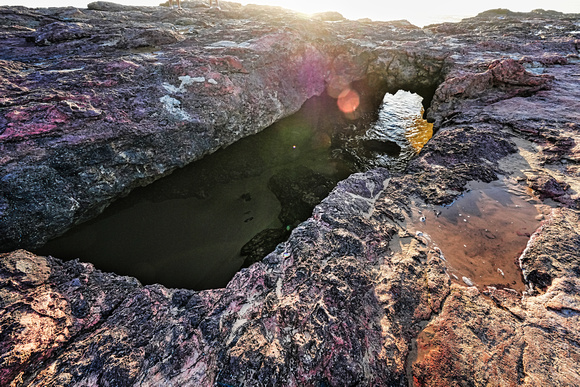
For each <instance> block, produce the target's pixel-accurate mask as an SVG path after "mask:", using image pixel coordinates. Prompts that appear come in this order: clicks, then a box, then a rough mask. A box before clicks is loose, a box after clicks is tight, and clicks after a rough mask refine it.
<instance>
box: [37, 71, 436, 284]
mask: <svg viewBox="0 0 580 387" xmlns="http://www.w3.org/2000/svg"><path fill="white" fill-rule="evenodd" d="M350 88H351V89H352V90H353V92H354V93H355V94H356V95H357V96H358V102H359V104H358V106H357V108H356V110H355V111H354V112H353V113H352V114H351V113H350V112H344V111H341V107H340V101H339V100H337V99H336V98H333V97H331V96H329V95H327V94H326V93H324V94H323V95H321V96H319V97H314V98H312V99H310V100H308V101H307V102H306V103H305V104H304V106H303V108H302V109H301V110H300V111H299V112H298V113H296V114H295V115H293V116H290V117H288V118H285V119H283V120H281V121H279V122H277V123H276V124H274V125H273V126H272V127H270V128H267V129H265V130H264V131H262V132H260V133H258V134H256V135H252V136H249V137H246V138H243V139H241V140H239V141H238V142H236V143H234V144H232V145H231V146H229V147H227V148H225V149H222V150H219V151H217V152H215V153H214V154H212V155H209V156H206V157H205V158H203V159H201V160H199V161H197V162H194V163H192V164H190V165H189V166H187V167H185V168H182V169H179V170H176V171H175V172H173V173H172V174H171V175H169V176H167V177H164V178H163V179H160V180H158V181H157V182H154V183H153V184H151V185H149V186H147V187H144V188H138V189H136V190H134V191H133V192H132V193H131V194H130V195H128V196H127V197H126V198H122V199H120V200H118V201H117V202H115V203H113V204H112V205H111V206H110V207H109V208H107V209H106V210H105V211H104V213H103V214H101V215H100V216H99V217H97V218H96V219H94V220H92V221H89V222H87V223H84V224H81V225H80V226H78V227H76V228H73V229H71V230H70V231H69V232H67V233H66V234H65V235H63V236H62V237H59V238H56V239H55V240H53V241H50V242H49V243H48V244H47V245H45V246H44V247H42V248H40V249H38V250H37V251H35V252H36V253H38V254H41V255H53V256H56V257H59V258H63V259H74V258H80V259H81V260H83V261H89V262H92V263H94V264H96V266H97V268H99V269H101V270H104V271H113V272H115V273H118V274H122V275H130V276H133V277H136V278H138V279H139V280H140V281H141V282H142V283H144V284H152V283H161V284H163V285H165V286H168V287H175V288H189V289H194V290H202V289H209V288H216V287H223V286H225V285H226V284H227V283H228V282H229V280H230V279H231V278H232V276H233V275H234V274H235V273H236V272H237V271H238V270H239V269H240V267H247V266H249V265H251V264H252V263H254V262H257V261H259V260H261V259H262V258H263V257H264V256H265V255H267V254H268V253H269V252H271V251H273V250H274V248H275V247H276V246H277V245H278V244H279V243H281V242H283V241H285V240H286V239H287V238H288V236H289V234H290V232H291V230H292V229H293V228H295V227H296V226H297V225H298V224H299V223H301V222H303V221H305V220H306V219H307V218H308V217H309V216H310V215H311V213H312V210H313V208H314V207H315V206H316V205H317V204H318V203H320V202H321V201H322V199H324V198H325V197H326V196H327V195H328V194H329V193H330V191H331V190H332V189H333V188H334V187H335V186H336V184H337V183H338V182H339V181H340V180H343V179H345V178H347V177H348V176H349V175H351V174H352V173H354V172H358V171H364V170H368V169H373V168H375V167H377V166H383V167H387V168H388V169H391V170H392V171H399V172H402V171H403V170H404V169H405V167H406V164H407V162H408V160H409V159H410V158H411V157H413V156H414V155H415V154H416V152H417V150H416V149H415V148H413V147H411V146H410V145H409V144H410V143H409V144H407V141H410V140H409V139H407V138H406V137H405V135H404V134H401V133H399V134H398V137H392V138H391V137H389V136H392V135H393V134H392V132H393V130H392V128H390V127H386V128H384V129H382V128H381V127H380V126H377V128H378V129H373V130H374V131H375V132H377V131H378V132H379V133H380V131H381V130H382V131H383V133H385V134H384V135H380V134H379V137H372V136H370V137H369V135H368V134H367V132H368V131H369V129H370V128H372V127H373V126H376V125H378V124H377V122H379V121H378V120H379V109H380V108H381V104H382V103H383V97H384V96H385V93H386V92H388V91H390V92H393V93H396V92H397V90H399V88H397V89H388V88H387V87H386V86H385V85H382V86H381V85H379V86H376V85H373V86H371V85H369V82H368V81H367V80H366V79H363V80H359V81H356V82H353V83H351V84H350ZM406 89H409V90H411V91H416V92H419V93H420V95H421V96H422V97H423V98H424V101H423V104H424V105H425V104H426V101H431V100H432V98H433V93H434V90H435V87H434V86H433V87H423V88H415V89H413V88H412V87H408V88H406ZM369 133H370V132H369ZM401 141H403V143H405V144H407V145H405V146H404V147H403V143H402V142H401ZM193 218H196V219H198V220H193ZM192 221H193V223H192Z"/></svg>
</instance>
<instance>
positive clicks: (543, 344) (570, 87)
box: [0, 3, 580, 386]
mask: <svg viewBox="0 0 580 387" xmlns="http://www.w3.org/2000/svg"><path fill="white" fill-rule="evenodd" d="M194 5H195V4H194ZM119 7H120V8H119ZM91 8H92V10H90V11H87V10H75V9H64V10H63V9H60V10H45V11H33V10H26V9H23V8H0V9H1V11H2V12H3V15H5V20H11V21H10V22H7V23H6V24H4V25H3V27H2V33H3V34H4V36H5V37H6V42H7V45H6V48H4V51H2V60H3V61H4V62H3V63H4V64H6V66H2V68H1V70H0V71H2V73H1V74H2V77H3V79H4V80H6V82H2V86H0V87H3V88H4V89H3V90H5V91H4V92H3V94H2V98H3V99H2V101H3V102H2V103H3V105H1V107H0V109H1V110H0V122H2V123H3V128H4V130H3V132H2V134H0V136H2V140H3V141H2V143H1V144H0V146H1V147H2V152H3V153H2V159H1V162H2V177H1V179H2V180H1V183H2V185H1V187H2V189H3V191H1V192H2V195H3V196H2V199H1V201H0V203H1V206H0V209H1V210H2V218H1V220H2V235H5V236H4V237H3V238H4V242H3V246H5V247H6V248H8V247H9V246H12V245H17V244H19V243H24V244H34V243H37V242H39V241H42V240H43V238H46V237H48V236H49V235H52V234H56V233H58V232H60V231H59V230H64V229H65V228H67V227H69V225H70V224H71V223H72V222H74V221H76V220H80V219H82V218H83V217H88V216H89V214H92V213H95V212H97V209H98V208H99V207H100V206H103V205H105V204H106V203H107V202H108V201H109V200H112V198H114V197H116V196H117V195H119V194H122V193H124V192H126V190H127V189H129V188H130V187H131V186H133V185H135V184H141V183H143V182H145V181H148V180H150V179H152V178H153V176H157V175H159V174H163V173H165V172H167V171H168V170H170V169H171V168H173V167H175V166H178V165H182V164H183V163H185V162H186V161H188V160H190V159H193V158H196V157H200V156H201V155H202V154H203V153H205V152H209V151H211V150H212V149H214V147H217V146H220V145H223V144H227V143H228V142H231V141H234V140H235V139H236V138H237V136H241V135H243V134H247V133H250V132H251V131H256V130H259V128H260V127H261V126H263V125H267V123H268V122H271V120H274V119H276V118H277V117H279V116H282V115H284V114H288V113H290V112H291V111H293V110H295V109H297V108H298V106H299V105H300V104H301V101H303V100H304V99H305V98H307V96H309V95H312V94H316V93H319V92H322V90H323V89H324V87H327V88H330V87H329V85H334V84H335V83H336V84H338V85H341V82H342V80H340V79H341V76H343V77H345V78H344V79H345V82H349V81H351V80H353V79H359V78H361V77H364V76H366V77H367V79H368V80H369V81H370V84H372V85H376V87H377V89H384V88H387V89H388V88H396V87H403V86H405V85H407V86H409V87H415V88H416V89H420V88H421V87H427V86H433V85H432V83H430V82H433V80H437V82H439V81H441V86H439V88H438V90H437V92H436V93H435V96H434V98H433V104H432V109H431V110H430V111H429V117H430V118H432V119H433V120H434V121H435V122H436V125H437V127H436V129H438V132H437V134H436V135H435V136H434V137H433V139H432V140H431V141H430V142H429V143H428V144H427V145H426V146H425V147H424V148H423V150H422V152H421V153H420V154H419V156H418V157H417V158H415V159H414V160H412V161H411V163H410V165H409V167H408V169H407V171H406V172H405V173H404V174H392V173H389V172H388V171H386V170H384V169H376V170H372V171H368V172H365V173H360V174H355V175H353V176H351V177H350V178H348V179H347V180H345V181H343V182H341V183H339V185H338V186H337V187H336V189H335V190H334V191H333V192H332V193H331V194H330V196H329V197H328V198H326V199H325V200H324V201H323V202H322V203H321V204H320V205H319V206H317V207H316V209H315V210H314V212H313V215H312V217H311V218H310V219H309V220H307V221H306V222H304V223H302V224H301V225H300V226H299V227H297V228H296V229H295V230H294V231H293V232H292V235H291V236H290V239H289V240H288V241H287V242H285V243H283V244H280V245H279V246H278V247H277V248H276V250H275V251H274V252H272V253H271V254H270V255H268V256H267V257H266V258H265V259H264V260H263V262H258V263H256V264H254V265H252V266H250V267H249V268H247V269H244V270H242V271H240V272H239V273H238V274H237V275H236V276H235V277H234V278H233V279H232V281H231V282H230V283H229V284H228V286H227V287H226V288H224V289H215V290H208V291H202V292H193V291H189V290H183V289H166V288H164V287H162V286H159V285H153V286H141V285H140V284H139V283H138V282H137V281H136V280H135V279H132V278H127V277H120V276H117V275H115V274H112V273H102V272H100V271H98V270H96V269H95V268H94V267H93V266H92V265H90V264H86V263H81V262H78V261H71V262H62V261H60V260H58V259H56V258H51V257H48V258H46V257H38V256H35V255H32V254H30V253H27V252H26V251H24V250H17V251H13V252H10V253H6V254H4V255H2V257H1V258H0V281H2V286H1V288H0V289H1V290H0V300H1V303H2V308H1V309H0V324H1V330H0V332H1V334H0V370H1V371H0V384H2V385H14V386H18V385H31V386H41V385H42V386H44V385H75V386H85V385H87V386H88V385H115V386H125V385H175V386H178V385H179V386H181V385H191V386H211V385H218V386H234V385H235V386H260V385H263V386H272V385H285V386H328V385H333V386H347V385H349V386H352V385H365V386H366V385H369V386H372V385H374V386H379V385H380V386H383V385H387V386H396V385H408V383H414V384H415V385H433V386H439V385H464V384H466V385H529V386H536V385H554V386H556V385H576V384H579V383H580V368H579V367H578V364H579V362H578V360H580V359H579V353H578V348H579V338H578V333H577V332H578V327H579V321H578V316H579V313H580V300H579V299H578V296H577V293H578V271H579V270H580V269H579V265H580V262H579V261H580V259H579V255H578V251H580V240H579V239H578V235H579V234H580V230H579V227H580V226H579V220H580V219H579V213H578V207H579V204H578V203H579V198H578V192H580V191H579V189H580V180H579V179H580V174H579V172H580V170H579V168H578V162H579V159H578V144H579V142H580V134H579V132H578V111H580V109H579V106H578V101H580V95H579V93H580V91H579V90H580V88H578V87H577V86H578V79H580V78H579V75H580V60H579V57H578V49H579V43H578V36H577V34H576V33H574V32H573V31H576V30H577V27H576V26H577V25H578V23H580V21H579V20H580V19H579V18H578V16H574V15H568V16H566V15H561V14H556V13H550V12H535V13H530V14H512V13H506V12H501V13H494V12H489V13H486V14H484V15H481V16H480V17H478V18H473V19H468V20H466V21H463V22H462V23H458V24H442V25H436V26H431V27H428V28H425V29H423V30H420V29H417V28H414V27H412V26H409V25H406V24H405V23H402V22H400V23H367V22H359V23H355V22H350V21H342V22H337V23H332V24H329V23H323V22H319V21H309V20H305V19H304V18H303V17H301V16H297V15H291V14H289V13H284V12H283V11H281V10H272V9H264V8H261V7H255V6H248V7H244V8H241V7H238V6H236V5H230V4H227V3H226V5H224V12H223V13H219V14H213V13H211V12H213V11H209V10H206V9H205V8H202V7H200V6H198V7H197V8H194V9H193V10H188V11H186V12H184V13H181V14H176V13H174V12H172V11H167V10H162V9H157V8H143V7H137V8H133V7H129V8H127V7H122V6H114V7H113V6H111V5H109V4H106V3H98V4H95V5H92V6H91ZM105 9H106V10H105ZM113 9H114V12H112V11H113ZM199 15H201V16H199ZM64 17H70V18H74V20H67V21H66V22H63V21H62V20H60V22H62V23H65V24H66V28H64V27H63V26H62V25H60V24H57V25H56V26H53V27H48V26H49V25H50V23H52V22H53V21H54V20H55V18H57V19H62V18H64ZM164 18H165V19H164ZM127 19H130V20H132V21H131V22H128V21H126V20H127ZM153 19H156V20H155V21H152V20H153ZM14 20H16V21H17V22H16V21H14ZM158 20H164V22H163V23H164V24H155V23H160V22H158ZM73 21H74V23H75V24H74V25H71V23H72V22H73ZM141 22H143V25H140V24H139V23H141ZM79 23H81V24H79ZM133 23H135V25H133ZM148 23H150V24H148ZM173 23H175V25H177V26H187V28H185V27H184V29H180V28H181V27H175V28H177V31H178V32H180V34H177V35H174V34H172V33H170V32H172V31H173V32H175V31H174V30H173V28H174V27H171V24H173ZM127 24H129V25H131V26H132V27H131V28H128V29H127V31H126V33H127V34H126V35H125V34H119V33H118V31H119V29H118V28H119V27H118V26H119V25H127ZM152 24H153V25H154V26H155V27H151V25H152ZM17 25H20V27H17ZM87 25H90V26H93V27H94V26H95V25H97V26H102V27H99V28H98V29H97V30H98V31H99V32H98V33H92V35H87V34H88V32H87V31H88V30H90V31H93V29H91V28H90V27H87ZM145 26H149V27H145ZM202 26H203V28H202ZM554 26H557V27H558V28H555V27H554ZM226 27H227V28H226ZM63 28H64V29H63ZM53 29H54V31H53ZM165 30H168V31H169V32H164V31H165ZM50 31H53V32H50ZM106 31H110V32H106ZM115 31H117V32H115ZM107 34H108V35H107ZM87 36H91V37H90V38H88V37H87ZM101 36H102V37H101ZM172 36H173V37H174V38H171V37H172ZM25 37H28V40H25ZM63 37H64V38H63ZM127 37H130V39H128V38H127ZM152 37H155V38H154V39H159V41H162V42H166V41H167V40H166V39H175V42H174V43H170V44H168V45H166V46H163V47H162V48H161V49H158V48H155V50H159V51H155V50H153V49H152V48H150V47H151V46H141V48H140V50H138V51H137V52H135V51H127V50H134V49H135V48H136V47H135V46H132V44H137V45H141V44H142V43H140V42H141V40H140V39H145V41H147V39H153V38H152ZM91 39H92V40H91ZM99 39H102V40H99ZM37 40H38V42H37ZM26 41H27V42H28V43H27V44H24V43H23V42H26ZM93 41H96V42H100V43H99V44H100V46H99V55H100V56H98V55H97V58H96V59H95V58H93V57H92V56H91V55H96V54H95V51H91V45H90V44H86V43H88V42H93ZM155 41H156V42H158V40H155ZM132 42H133V43H132ZM135 42H136V43H135ZM218 42H219V43H218ZM47 43H50V45H46V44H47ZM103 43H106V45H105V46H103ZM194 43H195V44H194ZM242 43H248V45H249V46H246V45H245V44H242ZM156 44H161V43H156ZM163 44H165V43H163ZM106 47H111V48H110V49H107V48H106ZM144 47H146V48H144ZM147 47H148V48H147ZM195 47H202V48H199V49H198V51H196V49H195ZM8 49H9V50H8ZM272 49H274V50H272ZM28 50H33V52H34V53H35V55H38V57H39V58H41V59H42V60H46V61H47V62H35V61H31V60H30V59H25V57H27V58H30V56H27V55H29V54H26V53H29V52H30V51H28ZM107 50H111V51H107ZM142 51H145V52H142ZM59 52H60V53H61V54H59ZM121 52H122V53H123V54H122V55H121V54H120V53H121ZM62 53H70V55H71V57H70V58H69V57H68V56H66V57H62V56H60V57H59V56H58V55H62ZM75 55H77V56H75ZM34 58H36V57H34ZM111 58H113V59H111ZM313 58H314V59H313ZM282 59H283V60H282ZM91 61H92V62H91ZM95 61H96V63H94V62H95ZM196 61H198V62H196ZM81 62H82V63H81ZM196 63H199V65H196ZM65 64H67V65H66V66H65ZM79 65H82V66H85V68H84V70H82V72H81V70H74V69H75V68H77V67H76V66H79ZM43 66H46V67H43ZM51 66H53V67H51ZM107 66H113V67H111V69H117V70H115V71H112V70H111V71H110V72H108V73H107V72H106V71H105V70H106V69H107V68H109V67H107ZM115 66H117V67H115ZM219 66H224V67H219ZM240 66H241V67H240ZM297 67H299V68H302V69H305V70H304V71H302V72H299V73H298V74H301V75H300V76H297V75H296V74H294V76H293V77H288V71H289V70H290V69H295V68H297ZM78 68H80V67H78ZM119 68H123V69H124V71H118V69H119ZM91 69H93V70H91ZM216 69H219V71H218V70H216ZM225 69H228V70H227V71H226V70H225ZM232 69H237V70H235V71H234V70H232ZM276 69H280V70H276ZM309 69H315V70H316V71H314V72H313V73H315V74H318V71H319V70H320V69H325V70H326V72H323V75H320V74H318V75H316V76H312V77H310V76H307V75H309V74H312V72H310V70H309ZM53 70H54V71H55V72H51V71H53ZM276 71H278V72H276ZM55 74H56V75H55ZM202 76H203V78H204V80H203V81H201V80H200V79H199V78H201V77H202ZM179 77H182V78H181V79H180V78H179ZM188 77H189V78H188ZM226 77H227V79H229V82H231V83H228V81H227V80H226ZM438 77H441V78H438ZM210 80H213V81H214V82H215V83H214V82H211V81H210ZM337 80H338V81H337ZM51 82H52V83H51ZM83 82H85V83H83ZM86 82H96V83H95V85H97V84H98V85H99V86H94V89H91V88H88V89H87V87H88V86H86ZM190 82H191V83H190ZM43 84H48V85H50V86H49V87H46V88H44V87H41V85H43ZM80 85H84V86H80ZM117 85H120V86H117ZM224 85H229V86H231V88H232V89H231V92H223V93H222V92H221V91H220V92H216V93H215V94H212V93H214V91H215V89H214V88H219V90H222V89H223V87H226V88H227V87H228V86H224ZM77 86H78V87H80V89H78V91H77V89H76V87H77ZM139 88H141V89H139ZM236 88H238V89H236ZM337 88H338V87H337ZM138 89H139V90H140V91H139V92H137V91H136V90H138ZM86 90H94V91H90V92H87V93H89V94H90V95H89V96H90V97H91V98H87V99H81V98H78V99H77V100H74V101H75V102H74V105H73V102H72V97H71V96H75V95H77V94H79V93H81V92H86ZM104 90H106V91H104ZM236 90H237V91H236ZM260 92H262V94H259V93H260ZM275 92H276V93H278V94H276V93H275ZM75 93H76V94H75ZM220 93H221V94H220ZM236 93H237V94H236ZM42 95H50V97H46V99H43V97H42ZM93 96H96V97H98V96H101V97H100V98H105V101H106V102H102V101H100V100H99V98H96V97H93ZM125 96H127V98H128V99H127V100H125V99H124V98H125ZM165 96H169V97H168V98H164V97H165ZM276 96H277V97H276ZM281 96H283V98H282V97H281ZM92 98H96V99H92ZM171 98H173V99H175V100H177V101H179V102H180V103H179V104H177V103H176V102H174V101H173V100H172V99H171ZM251 101H252V103H250V102H251ZM89 105H90V106H89ZM67 106H68V107H67ZM74 106H76V107H74ZM240 107H244V108H245V109H246V110H243V109H240ZM68 108H70V110H67V109H68ZM91 111H92V112H93V113H91ZM123 112H124V113H123ZM143 112H144V113H143ZM75 114H76V115H75ZM51 117H57V118H56V119H57V120H62V122H59V121H54V120H53V121H49V118H50V119H52V118H51ZM59 117H60V118H59ZM107 117H109V118H107ZM136 117H140V118H139V119H137V118H136ZM188 117H189V118H190V119H192V120H193V121H188V120H187V119H188ZM198 117H199V118H198ZM230 117H231V118H230ZM194 118H195V120H194ZM107 119H108V120H109V121H107ZM196 120H197V121H196ZM228 120H229V121H228ZM198 121H199V122H198ZM51 122H52V123H51ZM46 123H48V124H49V125H53V126H54V127H46V126H41V125H43V124H46ZM10 124H11V125H10ZM230 129H231V132H232V134H226V133H228V132H229V131H230ZM204 139H205V140H204ZM185 140H188V141H189V142H182V141H185ZM194 140H195V142H192V141H194ZM204 141H205V142H204ZM113 145H114V146H113ZM93 146H94V147H93ZM164 147H166V148H164ZM171 147H174V148H175V149H173V150H172V152H171V153H166V150H164V151H158V149H169V148H171ZM89 149H92V151H89ZM96 149H98V151H97V150H96ZM59 151H60V152H63V153H62V154H61V156H60V158H59V157H57V156H55V155H57V154H58V152H59ZM84 152H86V153H84ZM82 160H85V161H82ZM168 160H172V161H168ZM72 161H74V162H72ZM75 168H78V169H75ZM69 170H70V171H69ZM67 171H69V172H67ZM87 171H88V172H87ZM90 171H93V172H91V173H93V175H91V174H90V173H89V172H90ZM120 171H132V172H131V173H129V172H127V174H126V175H123V173H124V172H123V173H122V172H120ZM134 171H141V172H137V173H135V172H134ZM107 173H109V174H107ZM139 173H140V174H139ZM83 176H84V177H83ZM82 179H87V180H86V183H82V181H83V180H82ZM497 179H502V181H505V182H506V184H509V185H510V186H512V187H513V188H517V189H519V190H520V191H521V192H525V190H526V189H528V193H525V195H530V194H533V193H535V194H537V195H539V197H542V198H543V199H544V203H543V204H541V205H538V207H539V208H540V210H541V211H542V212H543V214H544V215H543V216H544V217H545V218H544V220H543V223H542V225H541V227H540V228H538V229H537V230H536V231H535V232H534V234H533V235H532V237H531V238H530V239H529V242H528V244H527V247H526V249H525V250H524V251H523V252H522V254H521V256H520V257H519V260H518V264H519V265H521V269H522V273H523V276H524V280H525V281H526V285H527V288H526V291H525V292H524V293H523V294H520V293H518V292H515V291H513V290H510V289H499V288H493V287H491V288H483V289H482V288H481V287H475V286H470V287H467V286H465V284H463V283H459V282H457V281H453V280H452V279H451V276H450V275H449V274H448V272H449V267H448V266H447V265H448V263H447V262H446V261H445V260H444V253H445V241H444V240H431V241H429V240H428V239H427V238H426V237H425V235H421V234H420V233H416V232H415V230H414V227H415V226H414V219H415V218H416V214H417V212H418V211H431V210H432V209H433V208H434V207H433V205H436V204H450V203H452V202H453V200H454V199H455V198H456V197H457V196H458V195H459V194H461V193H462V192H464V191H465V190H466V189H467V184H468V183H469V182H471V181H480V182H492V181H494V180H497ZM71 182H72V183H71ZM83 184H85V185H83ZM99 184H101V185H99ZM31 187H35V188H34V189H33V188H31ZM36 187H40V188H38V189H37V188H36ZM50 187H53V188H50ZM62 187H69V188H67V189H69V191H66V190H63V189H62ZM51 189H52V191H51ZM91 189H93V191H90V190H91ZM64 193H66V195H65V194H64ZM69 193H70V195H69ZM79 193H80V194H82V195H85V196H83V197H86V202H82V201H80V200H77V199H76V196H75V195H80V194H79ZM67 195H68V196H67ZM69 197H72V198H73V199H75V200H77V201H78V202H79V207H78V209H76V210H74V211H72V212H71V211H69V212H66V211H64V210H62V209H61V208H68V207H66V205H64V204H62V206H61V205H60V204H59V203H61V201H63V202H64V203H67V202H66V201H67V200H70V199H68V198H69ZM550 198H551V199H550ZM556 199H557V200H556ZM538 200H539V199H538ZM54 214H61V215H60V217H56V218H53V217H52V216H53V215H54ZM33 215H34V216H33ZM24 219H26V221H24ZM52 219H56V220H52ZM58 222H61V223H58ZM28 223H30V224H28ZM39 223H40V224H39ZM18 233H22V235H24V236H26V238H28V239H26V241H25V242H24V239H22V241H19V240H18V238H17V235H19V234H18ZM35 235H36V236H35ZM15 241H18V242H15ZM434 243H436V244H437V246H439V247H437V248H435V247H434Z"/></svg>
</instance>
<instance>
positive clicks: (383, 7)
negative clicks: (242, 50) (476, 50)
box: [0, 0, 580, 27]
mask: <svg viewBox="0 0 580 387" xmlns="http://www.w3.org/2000/svg"><path fill="white" fill-rule="evenodd" d="M91 1H93V0H0V5H24V6H27V7H31V8H34V7H64V6H69V5H72V6H75V7H80V8H85V7H86V6H87V4H88V3H90V2H91ZM112 1H113V2H115V3H119V4H125V5H145V6H155V5H159V4H160V3H162V2H164V1H163V0H112ZM183 1H186V0H183ZM204 1H206V2H207V3H208V4H209V0H204ZM222 1H223V0H222ZM232 2H239V3H241V4H244V5H246V4H260V5H273V6H281V7H283V8H287V9H291V10H294V11H297V12H302V13H305V14H312V13H318V12H326V11H337V12H339V13H341V14H342V15H343V16H344V17H346V18H347V19H351V20H357V19H362V18H369V19H372V20H385V21H387V20H401V19H406V20H408V21H410V22H411V23H413V24H415V25H417V26H419V27H422V26H425V25H427V24H433V23H441V22H445V21H459V20H461V19H463V18H466V17H472V16H475V15H476V14H478V13H480V12H483V11H486V10H489V9H494V8H507V9H510V10H512V11H523V12H528V11H531V10H533V9H538V8H543V9H553V10H556V11H560V12H569V13H580V1H578V0H552V1H547V0H488V1H486V2H467V1H463V0H450V1H445V2H433V1H426V0H411V1H396V2H395V1H389V2H382V3H378V2H376V1H371V0H358V1H347V0H334V1H332V0H319V1H311V0H292V1H289V0H238V1H236V0H234V1H232Z"/></svg>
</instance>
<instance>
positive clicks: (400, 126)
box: [348, 90, 433, 171]
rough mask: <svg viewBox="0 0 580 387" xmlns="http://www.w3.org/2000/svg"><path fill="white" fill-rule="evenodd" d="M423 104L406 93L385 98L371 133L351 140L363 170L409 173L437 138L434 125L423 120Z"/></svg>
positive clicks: (387, 95)
mask: <svg viewBox="0 0 580 387" xmlns="http://www.w3.org/2000/svg"><path fill="white" fill-rule="evenodd" d="M422 101H423V98H422V97H421V96H419V95H417V94H414V93H411V92H408V91H404V90H399V91H397V93H396V94H394V95H393V94H389V93H387V94H386V95H385V97H384V98H383V103H382V105H381V108H380V110H379V114H378V119H377V120H376V121H375V122H374V123H373V124H372V125H371V127H370V128H369V129H368V130H365V131H364V132H363V133H360V134H358V135H357V136H355V137H354V138H350V139H349V140H348V142H349V143H350V153H351V154H352V155H353V158H354V159H355V160H356V161H357V163H358V165H359V167H361V168H372V167H377V166H383V167H388V168H390V169H391V170H395V171H403V170H404V169H405V167H406V166H407V163H408V161H409V160H410V159H411V158H412V157H413V156H415V155H416V154H417V153H418V152H419V151H420V150H421V149H422V148H423V146H424V145H425V144H426V143H427V141H429V140H430V139H431V137H432V136H433V124H431V123H429V122H427V121H426V120H425V119H424V118H423V113H424V109H423V105H422Z"/></svg>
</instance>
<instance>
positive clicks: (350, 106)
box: [336, 88, 360, 117]
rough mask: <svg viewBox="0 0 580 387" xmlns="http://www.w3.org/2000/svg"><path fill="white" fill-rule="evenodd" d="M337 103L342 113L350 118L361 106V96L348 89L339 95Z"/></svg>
mask: <svg viewBox="0 0 580 387" xmlns="http://www.w3.org/2000/svg"><path fill="white" fill-rule="evenodd" d="M336 103H337V104H338V108H339V109H340V111H341V112H343V113H344V114H346V116H347V117H348V116H351V115H353V114H354V112H355V111H356V109H358V107H359V105H360V96H359V95H358V93H357V92H356V91H355V90H353V89H351V88H347V89H344V90H343V91H342V92H341V93H340V94H339V95H338V100H337V102H336Z"/></svg>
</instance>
